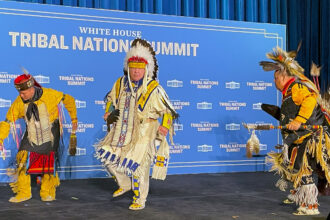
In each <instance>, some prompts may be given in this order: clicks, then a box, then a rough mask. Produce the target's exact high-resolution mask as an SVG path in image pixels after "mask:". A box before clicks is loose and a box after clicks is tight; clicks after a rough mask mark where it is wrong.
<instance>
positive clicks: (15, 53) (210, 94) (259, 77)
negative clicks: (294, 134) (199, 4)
mask: <svg viewBox="0 0 330 220" xmlns="http://www.w3.org/2000/svg"><path fill="white" fill-rule="evenodd" d="M0 26H1V29H0V39H1V40H0V48H1V54H0V116H1V119H0V120H4V119H5V114H6V112H7V110H8V107H9V106H10V104H11V103H12V101H13V100H14V99H15V98H16V96H17V91H16V90H15V88H14V87H13V79H14V78H15V77H16V76H17V75H19V74H21V70H20V66H23V67H24V68H26V69H27V70H28V71H29V72H30V73H31V74H33V75H34V76H35V78H36V79H37V80H38V81H39V82H40V83H41V84H42V86H44V87H51V88H54V89H57V90H59V91H63V92H65V93H68V94H71V95H72V96H74V97H75V98H76V106H77V108H78V109H77V110H78V120H79V128H78V134H77V136H78V155H77V156H76V157H70V156H68V153H67V151H65V152H64V153H63V155H62V160H61V168H60V170H59V173H60V176H61V178H91V177H104V176H106V172H104V170H103V168H102V166H101V165H100V163H99V161H97V160H96V159H95V158H94V156H93V155H94V148H93V144H94V143H95V142H96V141H97V140H98V139H100V138H102V137H103V136H104V135H105V130H106V127H105V124H104V121H103V119H102V116H103V113H104V103H103V97H104V95H105V94H106V93H107V92H108V91H109V90H110V89H111V87H112V85H113V83H114V81H115V80H116V79H117V78H118V77H120V76H121V75H122V74H123V73H122V69H123V60H124V57H125V52H126V51H127V50H128V48H129V43H130V42H131V41H132V40H133V39H134V38H135V37H141V38H144V39H147V40H148V41H150V42H151V43H152V44H153V46H154V48H155V51H156V54H157V58H158V62H159V67H160V68H159V69H160V70H159V81H160V84H161V85H162V86H163V87H164V88H165V90H166V91H167V93H168V95H169V97H170V99H171V101H172V104H173V105H174V107H175V108H176V109H177V111H178V113H179V114H180V115H181V117H180V120H179V122H178V123H177V124H175V130H176V136H175V137H174V142H175V145H174V146H171V159H170V165H169V173H170V174H182V173H211V172H237V171H259V170H264V169H265V165H264V159H263V157H260V158H258V157H255V158H252V159H247V158H246V157H245V144H246V141H247V139H248V138H249V133H248V131H247V130H245V129H244V128H243V127H242V122H246V123H272V124H275V123H276V121H275V120H273V119H272V118H271V117H270V116H268V115H266V113H263V112H262V111H261V110H260V104H261V103H271V104H278V102H279V95H278V93H277V92H276V89H275V87H274V83H273V76H272V73H265V72H263V70H262V69H261V68H260V67H259V65H258V62H259V61H260V60H264V59H265V53H266V52H269V51H270V50H271V49H272V48H273V47H276V46H279V47H281V48H286V45H285V35H286V34H285V26H284V25H271V24H258V23H249V22H235V21H222V20H210V19H202V18H188V17H174V16H162V15H152V14H140V13H132V12H131V13H130V12H120V11H104V10H96V9H84V8H71V7H58V6H49V5H36V4H28V3H17V2H4V1H0ZM64 128H65V134H64V144H65V145H66V146H67V144H68V138H69V132H70V130H71V125H70V118H69V116H68V114H66V123H65V124H64ZM16 129H17V131H18V134H21V133H22V132H24V121H18V123H17V126H16ZM257 135H258V137H259V139H260V142H261V152H260V153H261V154H266V153H267V152H269V151H270V150H274V148H273V146H275V145H276V144H277V143H278V142H279V135H278V132H276V131H266V132H262V133H258V134H257ZM4 144H5V148H6V154H7V158H6V160H2V159H0V180H1V181H7V180H8V179H7V177H6V175H5V169H6V168H7V167H8V165H10V164H11V163H13V162H14V160H15V155H16V152H17V147H16V145H15V143H14V141H13V138H12V136H10V137H9V138H7V139H6V140H5V142H4Z"/></svg>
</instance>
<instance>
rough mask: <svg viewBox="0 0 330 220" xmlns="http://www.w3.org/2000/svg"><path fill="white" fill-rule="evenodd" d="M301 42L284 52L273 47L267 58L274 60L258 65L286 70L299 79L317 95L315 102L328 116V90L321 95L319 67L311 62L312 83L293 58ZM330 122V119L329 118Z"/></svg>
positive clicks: (270, 69) (269, 68)
mask: <svg viewBox="0 0 330 220" xmlns="http://www.w3.org/2000/svg"><path fill="white" fill-rule="evenodd" d="M300 46H301V43H299V45H298V48H297V50H295V51H289V52H286V51H284V50H282V49H281V48H279V47H276V48H274V49H273V51H272V52H270V53H267V54H266V56H267V58H269V59H271V60H273V61H275V62H270V61H261V62H260V65H261V66H262V68H263V70H265V71H272V70H281V71H283V70H286V72H287V73H288V75H290V76H294V77H296V78H297V79H299V81H301V82H302V83H303V84H304V85H306V86H307V87H308V88H309V89H310V90H311V91H313V92H314V93H315V94H316V95H317V103H318V104H319V105H320V106H321V109H322V111H323V113H325V115H326V116H327V118H328V116H330V104H329V101H330V98H329V97H330V95H329V91H328V92H327V93H326V94H325V95H324V96H323V97H322V96H321V94H320V87H319V83H318V79H317V78H318V76H319V75H320V69H321V68H320V67H318V66H316V64H314V63H312V66H311V70H310V71H311V72H310V73H311V75H312V76H313V79H314V83H313V82H312V81H311V80H310V79H309V78H307V77H306V76H305V75H304V69H303V68H302V67H301V66H300V65H299V63H298V62H297V61H296V60H295V58H296V56H297V54H298V51H299V49H300ZM329 122H330V120H329Z"/></svg>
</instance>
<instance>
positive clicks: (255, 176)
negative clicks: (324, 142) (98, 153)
mask: <svg viewBox="0 0 330 220" xmlns="http://www.w3.org/2000/svg"><path fill="white" fill-rule="evenodd" d="M276 179H277V176H274V175H273V174H272V173H264V172H257V173H226V174H195V175H171V176H168V177H167V179H166V180H165V181H156V180H151V183H150V193H149V196H148V201H147V203H146V208H145V209H144V210H141V211H131V210H128V206H129V204H130V202H131V198H132V196H133V193H132V192H128V193H126V194H124V195H123V196H121V197H119V198H115V199H114V198H112V192H113V191H114V190H115V189H116V188H117V186H116V183H115V182H114V180H113V179H112V178H108V179H85V180H66V181H62V182H61V186H60V187H59V188H58V190H57V197H56V199H57V200H56V201H54V202H42V201H41V200H40V196H39V187H38V186H36V185H33V187H32V193H33V198H32V199H31V200H29V201H26V202H22V203H19V204H12V203H9V202H8V199H9V198H10V197H11V196H12V193H11V191H10V188H9V185H8V184H4V183H2V184H1V186H0V194H1V196H0V219H10V220H13V219H105V218H107V219H110V218H111V219H125V220H128V219H157V220H158V219H171V220H172V219H180V220H181V219H242V220H243V219H244V220H247V219H251V220H252V219H253V220H256V219H326V217H327V216H328V213H329V212H330V196H328V197H324V196H320V197H319V203H320V205H321V206H320V208H319V209H320V212H321V214H320V215H317V216H313V217H312V216H308V217H302V216H294V215H292V214H291V213H292V212H293V211H295V208H296V207H295V205H284V204H282V203H281V201H282V200H283V199H284V198H285V197H286V193H283V192H281V191H279V190H278V189H277V188H275V186H274V183H275V181H276Z"/></svg>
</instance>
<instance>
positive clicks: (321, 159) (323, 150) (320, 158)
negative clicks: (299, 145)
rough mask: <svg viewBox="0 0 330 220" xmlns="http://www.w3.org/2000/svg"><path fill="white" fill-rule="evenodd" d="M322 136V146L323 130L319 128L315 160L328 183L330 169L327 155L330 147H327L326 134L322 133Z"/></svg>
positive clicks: (329, 180) (329, 181)
mask: <svg viewBox="0 0 330 220" xmlns="http://www.w3.org/2000/svg"><path fill="white" fill-rule="evenodd" d="M324 135H325V144H324V145H323V144H322V140H323V139H322V137H323V128H322V127H321V136H320V140H319V143H318V145H317V149H316V159H317V162H318V163H319V164H320V166H321V167H322V170H323V171H324V173H325V177H326V179H327V181H328V183H330V167H329V164H328V161H329V160H330V158H329V156H328V155H327V154H329V151H330V145H328V143H329V137H328V135H327V134H326V133H324ZM326 157H328V158H327V161H326V160H325V158H326Z"/></svg>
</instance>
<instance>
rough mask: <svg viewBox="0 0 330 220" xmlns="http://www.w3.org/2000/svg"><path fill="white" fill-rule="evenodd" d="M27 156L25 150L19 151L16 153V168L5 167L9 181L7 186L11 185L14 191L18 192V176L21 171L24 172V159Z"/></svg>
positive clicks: (25, 159)
mask: <svg viewBox="0 0 330 220" xmlns="http://www.w3.org/2000/svg"><path fill="white" fill-rule="evenodd" d="M27 158H28V152H27V151H26V150H22V151H19V152H18V153H17V155H16V163H17V167H16V168H8V169H7V176H8V177H9V179H10V181H11V183H9V186H10V187H11V189H12V191H13V192H14V193H18V191H19V188H18V176H19V174H20V173H21V172H26V167H25V164H26V161H27Z"/></svg>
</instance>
